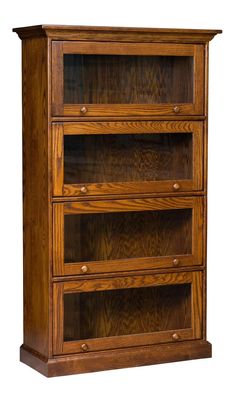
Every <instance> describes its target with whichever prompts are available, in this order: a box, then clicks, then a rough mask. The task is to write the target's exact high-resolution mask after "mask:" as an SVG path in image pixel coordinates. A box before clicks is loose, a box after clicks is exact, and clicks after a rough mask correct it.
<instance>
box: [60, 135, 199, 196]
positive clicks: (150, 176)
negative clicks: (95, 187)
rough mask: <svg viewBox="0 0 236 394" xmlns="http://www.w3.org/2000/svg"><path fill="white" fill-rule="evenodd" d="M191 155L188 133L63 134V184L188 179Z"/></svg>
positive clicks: (191, 160)
mask: <svg viewBox="0 0 236 394" xmlns="http://www.w3.org/2000/svg"><path fill="white" fill-rule="evenodd" d="M192 152H193V139H192V134H190V133H172V134H169V133H166V134H163V133H162V134H157V133H156V134H142V135H140V134H139V135H136V134H128V135H127V134H126V135H119V134H116V135H96V136H94V135H86V136H84V135H79V136H77V135H76V136H74V135H73V136H67V135H66V136H65V137H64V179H65V184H78V183H82V184H83V183H84V184H87V183H113V182H149V181H159V180H171V181H172V184H173V180H175V179H186V180H191V179H192V172H193V171H192V163H193V159H192ZM60 162H62V163H63V159H61V160H60ZM57 195H58V193H57Z"/></svg>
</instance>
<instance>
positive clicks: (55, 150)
mask: <svg viewBox="0 0 236 394" xmlns="http://www.w3.org/2000/svg"><path fill="white" fill-rule="evenodd" d="M63 137H64V136H63V125H61V124H60V123H57V124H54V125H53V126H52V183H53V195H55V196H58V195H62V193H63V184H64V138H63Z"/></svg>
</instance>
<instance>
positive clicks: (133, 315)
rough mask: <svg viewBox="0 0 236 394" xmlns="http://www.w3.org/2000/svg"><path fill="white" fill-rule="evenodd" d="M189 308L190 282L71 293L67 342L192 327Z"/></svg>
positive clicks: (67, 307)
mask: <svg viewBox="0 0 236 394" xmlns="http://www.w3.org/2000/svg"><path fill="white" fill-rule="evenodd" d="M190 311H191V286H190V285H189V284H187V285H176V286H173V285H172V286H160V287H147V288H134V289H125V290H124V289H120V290H117V291H114V290H109V291H101V292H90V293H82V294H80V293H78V294H76V293H69V294H65V295H64V319H65V320H64V341H75V340H82V339H91V338H103V337H112V336H122V335H130V334H142V333H149V332H155V331H168V330H179V329H184V328H190V327H191V314H190ZM77 322H80V323H79V324H78V325H77Z"/></svg>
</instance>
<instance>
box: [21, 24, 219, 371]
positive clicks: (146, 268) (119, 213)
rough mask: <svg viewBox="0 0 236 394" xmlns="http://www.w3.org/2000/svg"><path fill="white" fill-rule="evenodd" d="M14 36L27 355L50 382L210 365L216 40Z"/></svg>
mask: <svg viewBox="0 0 236 394" xmlns="http://www.w3.org/2000/svg"><path fill="white" fill-rule="evenodd" d="M14 31H15V32H16V33H17V34H18V35H19V37H20V38H21V39H22V67H23V71H22V82H23V151H24V155H23V156H24V159H23V160H24V165H23V168H24V175H23V178H24V180H23V183H24V204H23V206H24V343H23V345H22V346H21V351H20V358H21V361H22V362H24V363H25V364H28V365H29V366H31V367H33V368H34V369H36V370H37V371H39V372H41V373H42V374H44V375H46V376H58V375H66V374H73V373H80V372H90V371H98V370H104V369H112V368H121V367H130V366H138V365H147V364H155V363H163V362H170V361H180V360H187V359H196V358H203V357H211V344H210V343H209V342H207V340H206V209H207V114H208V113H207V101H208V99H207V96H208V45H209V41H210V40H211V39H212V38H213V37H214V36H215V35H216V34H217V33H221V31H220V30H182V29H144V28H114V27H87V26H86V27H85V26H84V27H83V26H53V25H42V26H32V27H24V28H16V29H14Z"/></svg>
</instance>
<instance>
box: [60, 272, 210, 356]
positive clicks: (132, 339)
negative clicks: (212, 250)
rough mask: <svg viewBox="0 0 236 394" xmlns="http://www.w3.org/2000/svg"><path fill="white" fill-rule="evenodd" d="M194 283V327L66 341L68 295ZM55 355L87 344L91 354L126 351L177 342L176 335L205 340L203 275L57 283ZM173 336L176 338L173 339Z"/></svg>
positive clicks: (75, 350) (81, 350)
mask: <svg viewBox="0 0 236 394" xmlns="http://www.w3.org/2000/svg"><path fill="white" fill-rule="evenodd" d="M186 283H191V327H190V328H186V329H179V330H167V331H159V332H152V333H146V334H136V335H123V336H117V337H115V336H112V337H105V338H96V339H86V340H78V341H69V342H65V341H64V334H63V324H64V302H63V298H64V294H68V293H78V292H90V291H102V290H113V289H124V288H134V287H136V288H137V287H138V288H141V287H150V286H164V285H177V284H186ZM53 299H54V305H55V308H54V314H53V353H54V354H70V353H81V352H84V350H83V347H82V348H81V345H82V344H83V343H84V342H85V343H86V347H87V348H88V350H89V351H99V350H107V349H117V348H125V347H131V346H142V345H154V344H158V343H166V342H173V340H174V339H173V338H175V336H176V334H177V336H178V338H179V340H180V341H182V340H192V339H201V338H202V309H203V305H202V304H203V303H202V272H201V271H198V272H181V273H171V274H154V275H145V276H129V277H125V276H122V277H117V278H106V279H92V280H89V281H85V280H78V281H73V282H61V283H54V285H53ZM173 334H174V335H175V336H174V337H173Z"/></svg>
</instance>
